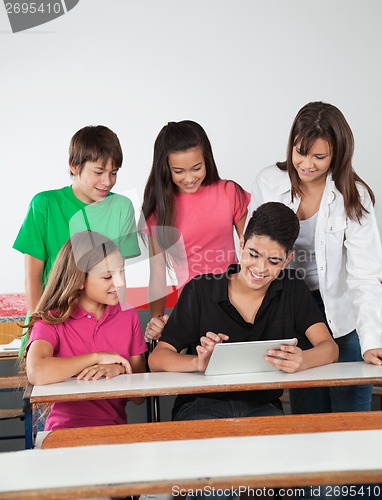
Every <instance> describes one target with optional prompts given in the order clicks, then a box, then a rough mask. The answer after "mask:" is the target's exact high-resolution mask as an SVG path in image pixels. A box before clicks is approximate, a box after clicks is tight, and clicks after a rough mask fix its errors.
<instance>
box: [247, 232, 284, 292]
mask: <svg viewBox="0 0 382 500" xmlns="http://www.w3.org/2000/svg"><path fill="white" fill-rule="evenodd" d="M240 251H241V260H240V272H239V280H240V281H241V283H242V284H245V286H246V287H248V288H250V289H252V290H258V291H261V292H263V293H264V294H265V292H266V291H267V289H268V288H269V286H270V284H271V283H272V281H274V280H275V279H276V278H277V277H278V275H279V274H280V272H281V271H282V270H283V269H284V268H285V266H286V265H287V264H288V263H289V261H290V260H291V259H292V257H293V252H290V253H289V254H287V252H286V250H285V248H284V247H283V246H282V245H280V243H278V242H277V241H274V240H272V239H271V238H269V236H257V235H253V236H252V237H251V238H249V239H248V240H247V241H246V243H245V245H244V237H243V236H241V238H240Z"/></svg>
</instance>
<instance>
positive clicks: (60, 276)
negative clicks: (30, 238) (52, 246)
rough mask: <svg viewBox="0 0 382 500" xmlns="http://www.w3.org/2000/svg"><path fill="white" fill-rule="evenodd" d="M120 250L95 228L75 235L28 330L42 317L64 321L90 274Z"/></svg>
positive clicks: (55, 267) (61, 254) (62, 253)
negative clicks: (104, 260)
mask: <svg viewBox="0 0 382 500" xmlns="http://www.w3.org/2000/svg"><path fill="white" fill-rule="evenodd" d="M116 250H118V247H117V245H116V244H115V243H114V242H113V241H111V240H110V239H109V238H107V237H106V236H104V235H102V234H100V233H97V232H95V231H82V232H79V233H76V234H74V235H73V236H71V237H70V238H69V239H68V240H67V242H66V243H65V244H64V246H63V247H62V248H61V250H60V252H59V254H58V255H57V258H56V261H55V263H54V265H53V268H52V270H51V272H50V274H49V278H48V283H47V285H46V288H45V290H44V292H43V294H42V297H41V299H40V301H39V303H38V304H37V307H36V311H35V312H34V313H33V314H31V316H30V319H29V322H28V324H27V325H26V326H27V328H28V331H27V334H29V333H30V331H31V329H32V327H33V325H34V323H36V321H37V320H39V319H42V320H43V321H45V322H46V323H48V324H51V325H54V324H59V323H62V322H64V321H65V320H66V319H67V318H68V317H69V316H70V315H71V313H72V311H73V308H74V306H75V305H76V304H77V303H78V299H79V297H80V293H81V289H82V288H83V286H84V283H85V278H86V276H87V274H88V273H89V272H90V271H91V270H92V269H93V268H94V267H95V266H96V265H97V264H99V263H100V262H102V260H103V259H105V258H106V257H108V256H109V255H111V254H112V253H114V252H115V251H116Z"/></svg>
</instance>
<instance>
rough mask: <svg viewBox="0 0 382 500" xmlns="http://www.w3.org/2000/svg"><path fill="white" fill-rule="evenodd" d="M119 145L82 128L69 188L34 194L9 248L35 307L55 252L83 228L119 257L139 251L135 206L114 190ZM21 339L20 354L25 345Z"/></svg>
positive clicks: (102, 130) (100, 129) (96, 129)
mask: <svg viewBox="0 0 382 500" xmlns="http://www.w3.org/2000/svg"><path fill="white" fill-rule="evenodd" d="M122 160H123V155H122V149H121V145H120V142H119V140H118V137H117V135H116V134H115V133H114V132H112V131H111V130H110V129H108V128H107V127H104V126H102V125H98V126H88V127H84V128H82V129H81V130H79V131H78V132H76V134H75V135H74V136H73V137H72V139H71V142H70V147H69V168H70V175H71V177H72V179H73V182H72V185H71V186H66V187H64V188H61V189H54V190H51V191H44V192H41V193H38V194H36V195H35V196H34V197H33V199H32V201H31V203H30V205H29V208H28V212H27V215H26V217H25V220H24V222H23V224H22V226H21V228H20V231H19V233H18V235H17V237H16V240H15V242H14V244H13V248H15V249H16V250H19V251H20V252H22V253H24V254H25V291H26V298H27V304H28V309H29V311H34V310H35V308H36V306H37V304H38V302H39V300H40V298H41V295H42V292H43V289H44V287H45V284H46V281H47V276H48V274H49V271H50V269H51V268H52V266H53V263H54V261H55V259H56V256H57V254H58V252H59V251H60V249H61V247H62V246H63V244H64V243H65V242H66V241H67V240H68V238H69V237H70V236H71V235H72V234H74V233H76V232H79V231H83V230H86V229H89V230H93V231H97V232H99V233H102V234H104V235H105V236H108V237H109V238H110V239H112V240H113V241H114V242H115V243H116V244H117V245H118V246H119V248H120V251H121V254H122V256H123V257H126V258H128V257H135V256H137V255H140V250H139V245H138V239H137V234H136V225H135V216H134V208H133V205H132V203H131V201H130V200H129V198H127V197H125V196H122V195H118V194H114V193H112V192H111V189H112V188H113V186H114V185H115V183H116V180H117V173H118V170H119V169H120V168H121V166H122ZM26 340H27V338H26V335H24V337H23V341H22V347H21V349H20V353H23V351H24V346H25V343H26Z"/></svg>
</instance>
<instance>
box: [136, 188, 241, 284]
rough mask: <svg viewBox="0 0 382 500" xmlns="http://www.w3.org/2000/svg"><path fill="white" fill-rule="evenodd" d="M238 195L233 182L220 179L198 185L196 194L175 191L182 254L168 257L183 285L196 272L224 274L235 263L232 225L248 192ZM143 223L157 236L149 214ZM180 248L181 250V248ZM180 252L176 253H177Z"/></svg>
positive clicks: (235, 222)
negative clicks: (175, 258)
mask: <svg viewBox="0 0 382 500" xmlns="http://www.w3.org/2000/svg"><path fill="white" fill-rule="evenodd" d="M244 193H245V196H244V202H243V200H242V198H243V197H241V198H240V196H239V194H238V193H237V190H236V188H235V184H234V183H233V182H232V181H226V180H223V179H221V180H220V181H218V182H216V183H214V184H211V185H209V186H203V185H202V186H201V187H200V188H199V189H198V191H196V193H180V192H178V193H176V194H175V226H176V227H177V228H178V229H179V233H180V239H179V242H178V246H179V248H180V249H181V250H180V252H182V253H183V258H182V260H181V261H180V262H179V261H178V262H177V261H175V260H174V259H173V258H172V257H171V252H169V258H170V261H171V264H172V267H173V268H174V271H175V273H176V277H177V280H178V286H179V287H182V286H183V285H185V284H186V283H187V282H188V281H189V280H190V279H192V278H193V277H194V276H197V275H198V274H207V273H215V274H219V273H223V272H225V271H226V270H227V267H228V266H229V265H230V264H232V263H236V262H238V260H237V255H236V250H235V243H234V226H235V225H236V224H237V222H238V221H239V220H240V219H241V218H242V217H243V215H244V214H245V211H246V210H247V207H248V204H249V201H250V194H249V193H247V192H246V191H245V192H244ZM146 224H147V226H148V229H149V232H150V234H151V235H153V236H156V229H155V226H156V219H155V216H154V215H151V216H150V217H148V219H147V221H146ZM182 249H183V251H182ZM178 253H179V252H178Z"/></svg>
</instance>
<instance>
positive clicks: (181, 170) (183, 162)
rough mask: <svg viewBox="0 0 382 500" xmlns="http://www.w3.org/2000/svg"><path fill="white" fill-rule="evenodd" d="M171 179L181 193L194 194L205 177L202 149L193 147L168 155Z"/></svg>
mask: <svg viewBox="0 0 382 500" xmlns="http://www.w3.org/2000/svg"><path fill="white" fill-rule="evenodd" d="M167 161H168V166H169V168H170V172H171V179H172V181H173V183H174V184H175V185H176V186H177V188H178V189H179V191H180V192H181V193H196V191H197V190H198V189H199V188H200V186H201V185H202V183H203V181H204V179H205V177H206V166H205V163H204V156H203V152H202V148H201V147H200V146H195V147H194V148H190V149H186V150H185V151H176V152H173V153H169V155H168V158H167Z"/></svg>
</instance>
